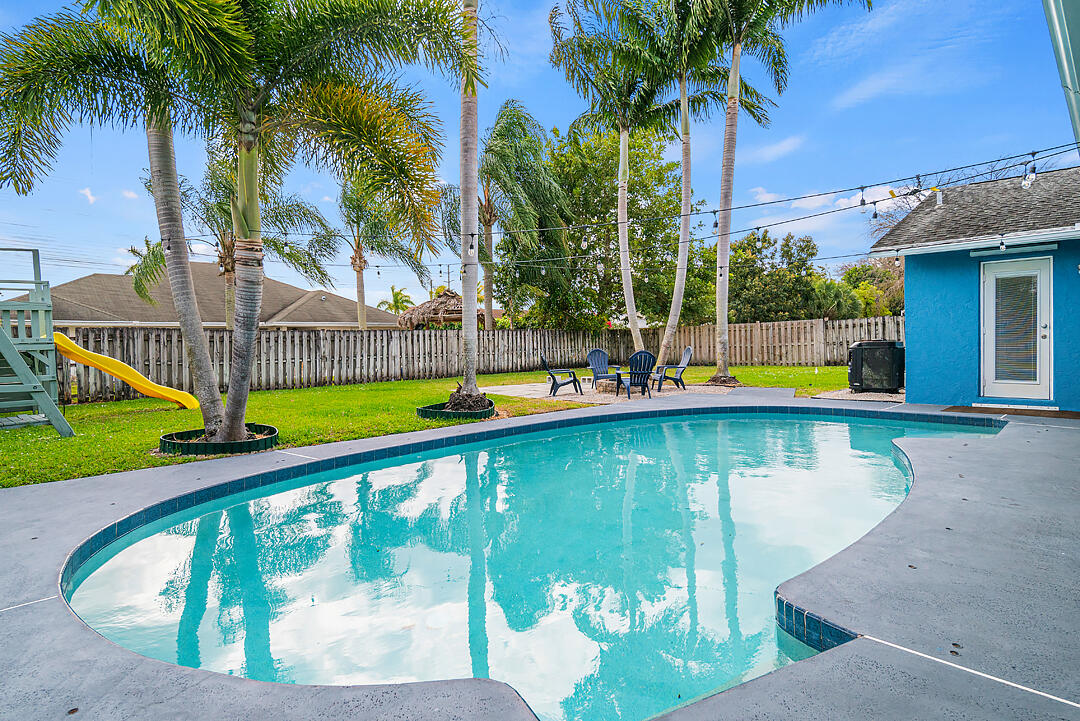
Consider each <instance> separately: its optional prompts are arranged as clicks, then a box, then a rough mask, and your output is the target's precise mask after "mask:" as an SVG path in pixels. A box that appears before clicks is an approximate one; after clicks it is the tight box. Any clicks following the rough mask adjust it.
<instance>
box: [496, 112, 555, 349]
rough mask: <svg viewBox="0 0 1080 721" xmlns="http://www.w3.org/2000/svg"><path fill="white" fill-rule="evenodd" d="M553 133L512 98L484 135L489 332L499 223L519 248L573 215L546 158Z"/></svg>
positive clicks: (530, 244)
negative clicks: (494, 242) (495, 231)
mask: <svg viewBox="0 0 1080 721" xmlns="http://www.w3.org/2000/svg"><path fill="white" fill-rule="evenodd" d="M546 144H547V133H546V132H545V131H544V128H543V126H542V125H540V123H538V122H537V121H536V119H535V118H534V117H533V116H532V115H530V114H529V113H528V111H526V110H525V107H524V106H523V105H522V104H521V103H520V102H518V101H517V100H513V99H510V100H507V101H506V102H504V103H503V104H502V106H501V107H500V108H499V112H498V114H497V115H496V116H495V124H494V125H493V126H492V127H491V128H489V129H488V131H487V133H486V134H485V136H484V142H483V149H482V150H481V151H480V161H479V170H478V181H479V186H480V197H479V198H478V199H477V200H478V203H479V205H480V218H479V220H480V224H481V225H482V226H483V227H484V246H483V251H484V261H485V262H484V290H483V294H482V295H478V296H477V298H478V300H479V299H481V298H482V299H483V303H484V328H486V329H487V330H491V329H493V328H494V327H495V315H494V311H493V310H492V300H493V297H494V292H493V287H492V286H493V280H492V275H493V274H494V272H493V271H494V268H493V262H494V258H495V248H494V244H493V242H492V232H493V230H494V227H495V224H496V223H498V224H499V226H500V228H502V230H503V231H509V232H510V233H511V235H513V236H514V238H513V241H514V245H524V246H526V247H529V248H535V246H536V243H537V239H538V236H539V233H538V232H537V230H536V229H537V228H554V227H558V226H560V225H562V224H563V223H564V221H565V220H566V219H568V218H569V216H570V211H569V208H568V204H567V200H566V195H565V193H563V191H562V188H561V187H560V186H559V183H558V180H556V178H555V177H554V175H553V173H552V172H551V166H550V164H549V163H548V162H547V159H546V157H545V146H546Z"/></svg>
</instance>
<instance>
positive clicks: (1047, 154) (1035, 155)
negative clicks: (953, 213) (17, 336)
mask: <svg viewBox="0 0 1080 721" xmlns="http://www.w3.org/2000/svg"><path fill="white" fill-rule="evenodd" d="M1075 148H1076V143H1063V144H1061V145H1056V146H1051V147H1048V148H1043V149H1040V150H1034V151H1029V152H1026V153H1018V154H1015V155H1010V156H1005V157H1002V158H995V159H992V160H987V161H982V162H978V163H969V164H967V165H960V166H956V167H953V168H946V169H944V170H939V171H933V172H930V173H918V174H915V175H909V176H903V177H900V178H894V179H892V180H887V181H882V182H877V183H867V184H862V185H857V186H850V187H848V188H841V189H837V190H831V191H823V192H817V193H808V194H804V195H799V196H790V197H787V198H778V199H775V200H768V201H760V202H757V203H749V204H745V205H738V206H732V208H731V210H733V211H734V210H745V209H750V208H757V207H764V206H770V205H778V204H782V203H791V202H795V201H798V200H806V199H812V198H819V197H824V196H832V195H837V194H840V193H846V192H852V191H855V190H859V191H860V193H861V194H862V197H861V198H860V201H861V202H860V204H857V205H849V206H843V207H838V208H830V209H828V210H823V211H818V212H815V213H808V214H806V215H802V216H797V217H794V218H786V219H782V220H777V221H773V222H770V223H760V224H758V225H755V226H747V227H745V228H741V229H738V230H733V231H729V233H728V236H729V237H730V236H732V235H738V234H742V233H749V232H751V231H754V232H760V231H761V230H763V229H768V228H774V227H778V226H782V225H787V224H791V223H797V222H800V221H804V220H811V219H814V218H819V217H823V216H826V215H832V214H834V213H841V212H844V211H846V210H852V209H853V208H862V209H864V210H865V208H866V202H865V192H866V190H867V189H868V188H874V187H879V186H882V185H892V184H895V183H899V182H902V181H906V180H915V181H916V182H917V183H919V182H920V181H921V179H922V178H923V177H924V176H929V177H933V176H941V175H944V174H946V173H953V172H957V171H961V170H968V169H971V168H978V167H980V166H983V165H989V164H992V163H997V162H1000V161H1003V160H1015V159H1017V158H1030V160H1023V161H1021V162H1015V163H1011V164H1006V165H997V166H994V167H992V168H989V169H987V170H984V171H981V172H978V173H974V174H970V175H966V176H961V177H959V178H954V179H952V180H951V181H950V182H949V183H948V184H947V185H943V186H942V187H954V186H956V185H960V184H963V183H965V182H967V181H970V180H974V179H976V178H980V177H983V176H986V175H991V174H994V173H1000V172H1003V171H1006V170H1009V169H1011V168H1015V167H1020V166H1024V167H1026V166H1027V165H1028V164H1029V163H1034V162H1035V161H1036V160H1046V159H1049V158H1053V157H1056V156H1060V155H1063V154H1065V153H1069V152H1072V151H1073V150H1074V149H1075ZM1040 156H1041V157H1040ZM924 192H926V190H925V189H924V188H922V187H915V188H912V189H911V190H909V191H908V192H906V193H903V194H901V195H900V196H899V197H905V196H918V195H920V194H922V193H924ZM889 200H893V198H889V199H882V200H877V201H871V204H872V205H874V206H875V207H876V204H877V203H879V202H888V201H889ZM719 212H720V210H719V209H717V208H713V209H706V210H700V211H693V212H691V213H688V214H687V216H700V215H706V214H710V213H712V214H714V215H715V214H718V213H719ZM682 217H683V214H682V213H676V214H669V215H656V216H650V217H644V218H628V219H627V220H626V221H625V224H626V225H627V226H630V225H638V224H642V223H648V222H653V221H657V220H670V219H673V218H682ZM0 222H2V223H5V224H8V225H12V226H19V227H25V228H32V227H35V226H31V225H29V224H24V223H16V222H12V221H0ZM612 225H616V226H617V225H619V221H617V220H616V221H597V222H593V223H577V224H573V225H567V226H552V227H547V228H531V229H518V230H494V231H493V232H495V233H499V234H500V235H502V236H506V235H514V234H521V233H535V232H544V231H564V232H565V231H571V230H587V229H591V228H599V227H610V226H612ZM714 227H715V225H714ZM185 235H187V238H186V240H188V241H192V240H195V241H198V242H206V241H203V240H201V239H202V238H206V237H216V234H214V233H203V234H185ZM290 235H291V236H316V235H325V233H314V232H313V233H290V234H286V242H288V241H287V238H288V236H290ZM333 235H334V236H336V237H338V238H341V239H343V240H350V238H348V237H347V236H345V235H344V234H341V233H334V234H333ZM478 236H479V234H473V237H474V238H477V237H478ZM712 238H718V236H717V235H712V236H708V238H690V239H689V240H690V241H706V240H711V239H712ZM168 241H169V239H167V238H166V239H163V242H166V243H167V242H168ZM679 242H680V243H681V242H682V241H681V240H680V241H679ZM207 244H208V245H211V246H214V244H213V243H207ZM863 255H866V253H852V254H846V255H840V256H823V257H820V258H814V259H812V260H815V261H816V260H831V259H838V258H849V257H859V256H863ZM593 257H600V258H601V260H603V259H607V258H609V257H610V256H609V254H607V253H604V254H603V255H601V256H598V254H596V253H589V254H577V255H565V256H551V257H548V258H531V259H524V260H520V261H515V260H508V261H501V263H502V264H503V265H506V264H510V265H521V266H531V267H541V266H547V265H550V264H551V263H552V262H554V261H560V260H567V261H568V260H574V259H582V258H593ZM42 258H43V259H45V260H49V261H50V262H52V263H55V264H58V265H64V266H69V267H78V266H79V265H85V266H98V267H110V268H111V267H116V266H122V265H124V264H123V263H118V262H107V261H100V260H93V259H90V258H78V257H58V256H46V255H43V256H42ZM264 262H266V263H277V264H284V265H290V264H289V263H287V262H286V261H284V260H279V259H274V258H266V259H265V260H264ZM323 265H324V267H328V268H330V267H340V268H351V267H352V265H351V263H326V264H323ZM419 265H420V266H422V267H424V268H429V269H431V268H434V269H439V270H440V271H441V270H442V268H443V267H446V268H447V270H448V271H449V269H451V268H452V267H453V266H454V265H457V264H455V263H420V264H419ZM370 267H373V268H374V269H375V270H376V272H378V271H379V270H380V269H383V268H386V269H392V268H411V267H413V266H410V265H407V264H404V263H400V264H378V265H375V264H373V265H371V266H370ZM440 275H441V272H440Z"/></svg>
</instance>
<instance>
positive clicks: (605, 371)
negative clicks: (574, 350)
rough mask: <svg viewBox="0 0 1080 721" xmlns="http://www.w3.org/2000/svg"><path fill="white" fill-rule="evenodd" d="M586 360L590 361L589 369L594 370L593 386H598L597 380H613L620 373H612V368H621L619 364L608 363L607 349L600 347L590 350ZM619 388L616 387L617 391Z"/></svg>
mask: <svg viewBox="0 0 1080 721" xmlns="http://www.w3.org/2000/svg"><path fill="white" fill-rule="evenodd" d="M586 360H587V361H588V363H589V370H591V371H592V386H593V388H596V381H609V380H610V381H613V380H617V379H618V375H617V374H615V373H611V372H610V371H611V369H612V368H615V369H616V370H617V369H618V368H619V366H617V365H612V364H611V363H608V354H607V351H604V350H600V349H599V348H593V349H592V350H591V351H589V355H587V356H586ZM617 390H618V389H617V388H616V391H617Z"/></svg>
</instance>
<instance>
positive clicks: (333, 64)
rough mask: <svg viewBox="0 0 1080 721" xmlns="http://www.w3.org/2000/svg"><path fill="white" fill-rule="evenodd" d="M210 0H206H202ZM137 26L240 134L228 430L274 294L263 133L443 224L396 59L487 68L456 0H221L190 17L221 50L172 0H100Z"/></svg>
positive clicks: (418, 219)
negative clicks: (198, 47)
mask: <svg viewBox="0 0 1080 721" xmlns="http://www.w3.org/2000/svg"><path fill="white" fill-rule="evenodd" d="M198 1H199V0H193V2H195V3H196V4H197V3H198ZM99 5H100V6H101V8H102V9H103V10H105V11H107V12H109V13H110V15H115V16H118V17H121V18H123V19H124V20H125V21H126V22H128V23H129V24H131V25H133V26H134V27H135V28H136V30H137V31H140V32H142V31H145V32H147V33H149V34H150V36H151V37H156V36H155V35H154V32H155V29H156V28H165V29H166V30H165V31H164V32H165V34H164V35H163V36H162V37H161V42H162V44H163V46H164V47H165V49H166V50H167V51H168V53H169V57H170V59H171V60H172V61H173V63H174V65H175V66H176V67H178V68H179V69H180V70H182V71H183V72H184V73H185V76H186V77H190V78H192V79H193V82H192V83H191V85H192V87H193V88H195V89H197V90H198V92H199V95H198V100H199V104H200V107H201V108H203V109H204V111H205V113H206V115H207V123H208V125H209V126H210V127H211V128H213V129H214V130H215V132H218V133H220V134H221V135H223V136H225V137H227V138H229V139H230V140H231V141H232V142H234V143H235V146H236V157H237V193H236V200H235V202H234V203H233V204H232V208H231V210H232V219H233V226H234V232H235V234H236V246H235V251H234V252H235V257H236V319H235V329H234V331H233V350H232V364H231V372H230V375H229V385H228V396H227V399H228V400H227V404H226V406H225V422H224V426H223V428H222V430H221V432H220V434H219V435H218V437H217V438H218V439H219V440H236V439H241V438H243V437H244V436H245V434H246V428H245V424H244V420H245V419H244V416H245V413H246V409H247V397H248V391H249V388H250V379H251V367H252V360H253V357H254V349H255V341H256V338H257V334H258V323H259V311H260V306H261V303H262V281H263V272H262V262H263V260H262V259H263V240H262V218H261V211H260V202H259V201H260V197H259V196H260V189H261V187H262V181H261V171H260V165H259V156H260V147H261V146H262V145H267V144H280V147H283V148H289V149H292V150H293V153H291V154H287V155H286V157H292V155H293V154H295V153H296V152H299V153H301V154H302V155H303V156H304V158H305V160H306V161H308V162H309V163H310V164H311V165H313V166H315V167H317V168H320V169H326V170H331V171H333V172H336V173H337V174H339V175H341V176H347V175H350V174H352V173H353V172H356V171H357V170H359V169H363V171H364V172H365V173H366V174H367V176H368V177H369V178H371V179H372V180H373V182H375V183H377V185H378V190H379V192H380V193H381V194H382V197H383V198H384V199H385V202H386V203H387V204H388V206H390V207H391V209H392V212H393V213H394V214H395V215H397V216H398V217H399V218H400V219H401V222H402V223H405V224H408V225H409V227H410V234H411V236H412V237H413V238H426V237H428V236H429V235H432V234H434V232H435V223H434V219H433V216H432V211H431V208H432V207H433V206H434V205H435V203H436V202H437V200H438V195H437V194H438V188H437V185H436V175H435V170H436V167H437V163H438V140H439V139H438V131H437V122H436V120H435V119H434V118H433V117H432V116H431V115H430V113H429V110H428V105H427V102H426V101H425V100H424V99H423V97H422V96H421V95H420V94H419V93H417V92H416V91H414V90H411V89H406V88H402V87H399V86H398V85H396V84H395V82H394V81H393V80H391V79H388V78H387V77H386V75H385V73H386V72H387V71H388V70H389V69H391V68H395V67H399V66H402V65H405V64H410V63H417V62H422V63H424V64H425V65H427V66H428V67H430V68H433V69H440V70H443V71H446V72H449V73H451V74H455V75H457V74H461V75H462V76H464V78H465V85H466V86H467V87H472V86H473V85H474V82H475V61H474V59H473V58H472V57H471V56H470V55H469V54H468V53H466V52H463V49H464V40H465V38H466V37H467V30H466V24H465V22H464V20H463V18H462V16H461V13H460V12H459V11H458V9H457V8H456V6H454V5H453V3H452V1H451V0H410V2H380V1H379V0H312V1H311V2H305V3H300V4H285V5H283V4H279V3H275V2H271V0H255V1H253V2H239V0H216V1H215V2H214V3H213V4H212V6H210V5H209V3H208V7H207V8H201V9H200V11H199V18H198V19H199V20H200V23H199V24H198V25H194V24H192V25H185V26H183V29H184V31H185V32H186V33H187V34H189V35H193V36H196V37H198V38H205V39H206V40H207V42H208V43H209V42H210V41H217V42H218V44H219V46H220V47H219V48H218V49H217V51H216V52H215V53H213V54H212V55H209V56H208V55H205V54H199V53H195V52H190V51H189V50H190V49H189V45H190V42H189V40H188V38H187V37H182V36H181V35H180V34H179V32H178V31H177V26H178V23H177V21H176V19H175V15H176V14H177V13H178V12H179V11H178V10H177V8H175V7H174V6H172V5H170V4H161V3H143V2H135V1H134V0H109V1H108V2H106V0H99Z"/></svg>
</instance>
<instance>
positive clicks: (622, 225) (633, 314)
mask: <svg viewBox="0 0 1080 721" xmlns="http://www.w3.org/2000/svg"><path fill="white" fill-rule="evenodd" d="M629 179H630V129H629V128H626V127H621V128H619V216H618V222H619V267H620V268H621V269H622V289H623V298H624V299H625V300H626V320H627V323H629V324H630V336H631V337H632V338H633V339H634V350H635V351H639V350H642V349H643V348H644V347H645V343H644V342H643V341H642V340H641V329H640V328H638V315H637V304H636V303H634V279H633V278H632V277H631V276H630V238H629V233H628V229H627V227H626V226H627V218H626V184H627V182H628V181H629Z"/></svg>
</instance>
